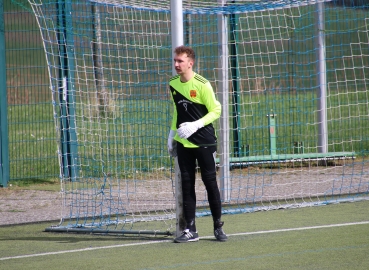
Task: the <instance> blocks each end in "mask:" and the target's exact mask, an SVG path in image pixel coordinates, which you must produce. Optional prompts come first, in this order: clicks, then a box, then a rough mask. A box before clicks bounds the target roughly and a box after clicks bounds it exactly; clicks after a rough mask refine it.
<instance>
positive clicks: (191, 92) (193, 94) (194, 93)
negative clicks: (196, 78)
mask: <svg viewBox="0 0 369 270" xmlns="http://www.w3.org/2000/svg"><path fill="white" fill-rule="evenodd" d="M196 95H197V93H196V90H190V97H192V98H195V97H196Z"/></svg>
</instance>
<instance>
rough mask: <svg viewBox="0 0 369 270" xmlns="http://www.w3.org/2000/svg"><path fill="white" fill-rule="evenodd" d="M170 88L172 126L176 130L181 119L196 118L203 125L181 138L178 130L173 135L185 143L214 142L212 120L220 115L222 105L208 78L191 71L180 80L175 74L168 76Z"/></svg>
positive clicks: (210, 143) (191, 144) (214, 134)
mask: <svg viewBox="0 0 369 270" xmlns="http://www.w3.org/2000/svg"><path fill="white" fill-rule="evenodd" d="M169 88H170V92H171V95H172V99H173V102H174V112H173V119H172V125H171V129H172V130H177V129H178V128H179V125H180V124H182V123H184V122H193V121H196V120H199V119H202V121H203V122H204V127H203V128H200V129H199V130H198V131H197V132H195V133H194V134H192V135H191V136H190V137H189V138H188V139H181V138H180V137H179V136H178V134H177V135H176V136H175V137H174V139H175V140H176V141H178V142H180V143H182V144H183V145H184V146H185V147H201V146H202V147H206V146H210V145H216V144H217V138H216V133H215V130H214V127H213V124H212V122H214V121H215V120H216V119H218V118H219V117H220V114H221V111H222V107H221V104H220V103H219V101H218V100H217V99H216V97H215V94H214V91H213V88H212V87H211V84H210V82H209V81H208V80H206V79H205V78H204V77H202V76H200V75H199V74H197V73H194V76H193V77H192V79H190V80H189V81H188V82H185V83H183V82H181V80H180V76H179V75H177V76H174V77H172V78H171V79H170V81H169Z"/></svg>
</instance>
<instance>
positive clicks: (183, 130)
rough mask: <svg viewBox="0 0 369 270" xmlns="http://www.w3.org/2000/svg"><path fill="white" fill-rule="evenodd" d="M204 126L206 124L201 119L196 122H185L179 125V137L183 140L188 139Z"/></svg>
mask: <svg viewBox="0 0 369 270" xmlns="http://www.w3.org/2000/svg"><path fill="white" fill-rule="evenodd" d="M203 126H204V122H203V121H202V120H201V119H199V120H197V121H194V122H184V123H182V124H180V125H179V129H177V133H178V136H179V137H181V138H182V139H187V138H188V137H190V136H191V135H192V134H194V133H195V132H196V131H198V130H199V129H200V128H202V127H203Z"/></svg>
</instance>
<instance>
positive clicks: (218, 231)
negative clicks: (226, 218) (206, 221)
mask: <svg viewBox="0 0 369 270" xmlns="http://www.w3.org/2000/svg"><path fill="white" fill-rule="evenodd" d="M223 225H224V222H221V221H216V222H215V223H214V236H215V238H216V239H217V240H218V241H220V242H225V241H227V240H228V236H227V235H226V234H225V233H224V231H223V228H222V227H223Z"/></svg>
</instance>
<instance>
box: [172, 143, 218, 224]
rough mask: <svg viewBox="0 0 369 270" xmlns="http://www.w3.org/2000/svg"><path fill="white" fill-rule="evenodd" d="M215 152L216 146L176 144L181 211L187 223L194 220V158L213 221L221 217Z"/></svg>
mask: <svg viewBox="0 0 369 270" xmlns="http://www.w3.org/2000/svg"><path fill="white" fill-rule="evenodd" d="M215 152H216V146H210V147H199V148H186V147H184V146H183V145H182V144H181V143H178V144H177V154H178V164H179V168H180V170H181V178H182V193H183V211H184V216H185V219H186V222H187V224H188V223H189V222H191V221H194V220H195V211H196V193H195V174H196V160H197V162H198V165H199V167H200V171H201V178H202V181H203V183H204V185H205V188H206V191H207V194H208V201H209V206H210V211H211V214H212V216H213V220H214V221H215V220H219V219H220V218H221V213H222V212H221V211H222V209H221V208H222V206H221V201H220V193H219V188H218V184H217V180H216V168H215Z"/></svg>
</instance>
